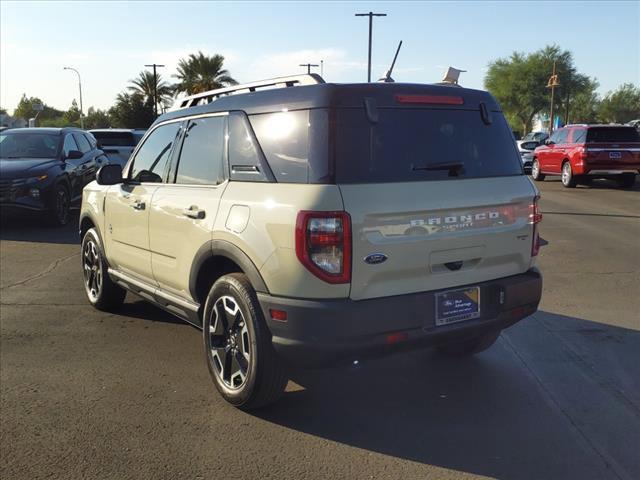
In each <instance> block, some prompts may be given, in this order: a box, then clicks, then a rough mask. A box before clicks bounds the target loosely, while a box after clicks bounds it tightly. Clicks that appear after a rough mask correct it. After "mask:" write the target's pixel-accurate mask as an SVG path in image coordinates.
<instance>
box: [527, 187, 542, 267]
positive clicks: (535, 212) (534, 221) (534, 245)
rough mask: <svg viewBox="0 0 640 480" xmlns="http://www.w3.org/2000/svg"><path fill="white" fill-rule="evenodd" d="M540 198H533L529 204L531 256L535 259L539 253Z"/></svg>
mask: <svg viewBox="0 0 640 480" xmlns="http://www.w3.org/2000/svg"><path fill="white" fill-rule="evenodd" d="M539 200H540V197H534V198H533V202H532V203H531V204H529V224H531V225H533V241H532V242H531V256H532V257H535V256H536V255H538V252H540V235H539V233H538V224H539V223H540V222H541V221H542V213H541V212H540V206H539V205H538V201H539Z"/></svg>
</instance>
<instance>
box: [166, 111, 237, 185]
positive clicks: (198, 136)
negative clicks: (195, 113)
mask: <svg viewBox="0 0 640 480" xmlns="http://www.w3.org/2000/svg"><path fill="white" fill-rule="evenodd" d="M225 119H226V118H225V117H224V116H217V117H205V118H197V119H194V120H190V121H189V124H188V125H187V128H186V132H185V135H184V141H183V143H182V150H181V151H180V159H179V160H178V168H177V172H176V183H182V184H188V185H217V184H219V183H221V182H223V181H224V178H225V174H224V167H223V165H224V164H223V154H224V143H225V142H224V140H225V139H224V127H225Z"/></svg>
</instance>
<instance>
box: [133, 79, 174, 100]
mask: <svg viewBox="0 0 640 480" xmlns="http://www.w3.org/2000/svg"><path fill="white" fill-rule="evenodd" d="M156 80H157V81H154V78H153V73H152V72H147V71H143V72H140V74H139V75H138V77H137V78H134V79H133V80H130V81H129V83H131V85H130V86H129V87H127V88H128V90H129V91H130V92H132V93H139V94H140V95H142V96H143V97H144V99H145V101H147V102H150V103H151V104H152V105H153V101H154V91H156V92H157V96H158V105H159V106H164V107H168V106H169V105H171V95H172V94H173V88H172V87H171V86H170V85H169V84H168V83H167V82H165V81H164V80H162V77H161V76H160V74H158V75H157V77H156ZM154 85H155V88H154Z"/></svg>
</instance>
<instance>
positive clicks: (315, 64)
mask: <svg viewBox="0 0 640 480" xmlns="http://www.w3.org/2000/svg"><path fill="white" fill-rule="evenodd" d="M300 66H301V67H307V73H311V67H319V66H320V65H318V64H317V63H301V64H300Z"/></svg>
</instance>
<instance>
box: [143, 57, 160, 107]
mask: <svg viewBox="0 0 640 480" xmlns="http://www.w3.org/2000/svg"><path fill="white" fill-rule="evenodd" d="M145 67H152V68H153V113H154V114H155V116H156V117H157V116H158V74H157V73H156V68H161V67H164V65H158V64H157V63H152V64H151V65H145Z"/></svg>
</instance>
